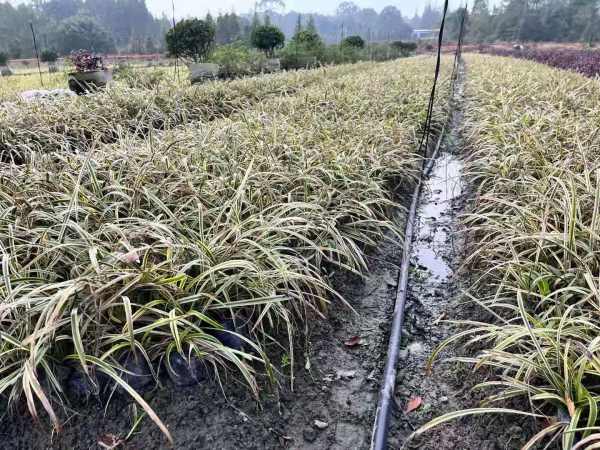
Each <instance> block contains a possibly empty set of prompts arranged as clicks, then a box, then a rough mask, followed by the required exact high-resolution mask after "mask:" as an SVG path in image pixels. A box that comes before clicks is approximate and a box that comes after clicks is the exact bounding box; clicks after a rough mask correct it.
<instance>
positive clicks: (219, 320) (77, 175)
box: [0, 59, 449, 436]
mask: <svg viewBox="0 0 600 450" xmlns="http://www.w3.org/2000/svg"><path fill="white" fill-rule="evenodd" d="M432 67H433V61H431V60H429V59H415V60H413V61H408V60H404V61H403V62H402V64H399V63H387V64H382V65H364V66H363V67H362V68H354V69H352V70H349V71H347V72H346V73H344V71H341V72H336V74H335V75H334V76H332V77H331V78H329V76H328V75H327V73H328V72H326V73H323V72H319V71H317V72H315V74H313V75H310V74H309V73H308V72H307V73H306V74H307V76H310V77H315V79H319V78H320V79H322V80H323V81H322V82H321V83H311V85H310V86H308V85H307V86H305V87H304V89H303V90H302V91H300V92H298V93H297V94H296V95H289V94H288V95H269V96H268V98H265V99H264V100H263V101H262V102H260V103H257V104H255V105H254V107H253V108H246V109H245V110H243V111H240V112H238V113H236V114H233V115H230V116H229V117H227V118H222V119H218V120H213V121H211V122H205V123H195V124H193V123H190V124H187V125H186V126H184V127H178V128H176V129H173V130H169V131H165V132H160V133H155V134H152V135H148V136H145V137H140V135H139V134H136V133H129V134H123V135H122V136H120V137H119V139H118V140H117V141H116V142H115V143H112V144H102V143H98V144H97V145H94V146H91V147H90V148H89V150H88V151H87V152H86V153H81V154H78V153H70V152H63V153H54V154H48V153H44V152H40V153H34V156H33V157H31V158H29V159H28V160H27V161H26V162H25V163H24V164H21V165H11V164H4V165H2V166H0V170H1V171H2V173H1V174H0V192H1V194H0V214H1V215H2V218H3V220H2V221H0V242H1V244H2V255H3V258H2V262H3V274H4V277H3V279H2V284H1V285H0V286H1V288H0V289H1V293H2V299H3V300H2V303H1V304H0V323H1V325H2V333H3V334H2V335H1V336H2V338H3V339H2V341H0V355H2V358H0V392H6V393H8V395H9V398H10V400H11V401H12V402H16V401H18V400H19V399H20V398H22V397H25V398H26V400H27V403H28V406H29V410H30V412H31V413H32V414H33V415H36V414H37V411H38V409H40V405H41V408H43V409H44V410H45V411H46V412H47V413H48V414H49V415H50V417H51V419H52V420H53V421H54V423H55V425H56V426H58V424H59V422H60V420H59V417H58V416H57V413H56V411H55V410H56V405H57V404H60V403H61V402H64V401H65V397H68V396H66V395H65V385H64V383H63V382H62V380H61V379H60V377H58V376H57V375H56V374H57V372H58V371H59V368H60V367H63V366H64V365H65V364H66V365H68V367H70V368H72V369H73V370H74V371H75V373H77V374H79V380H82V379H83V380H89V384H90V385H92V386H93V387H96V388H97V387H99V385H101V384H102V379H104V380H105V381H104V383H105V384H106V383H107V381H106V379H107V378H108V379H109V380H111V381H110V382H108V384H109V385H112V386H114V385H115V384H117V385H119V386H120V387H121V388H122V389H124V390H126V391H127V392H129V394H130V395H132V396H133V397H134V398H135V400H136V401H138V402H139V403H140V404H141V405H142V406H143V407H144V408H145V409H146V410H147V411H148V412H149V414H150V415H151V417H152V418H153V419H154V420H155V422H156V423H157V424H158V425H159V426H160V427H161V429H162V430H163V431H164V432H165V434H167V436H169V434H168V430H167V429H166V428H165V427H164V425H163V424H162V422H161V421H160V419H159V418H158V416H157V415H156V414H155V413H154V412H153V411H152V410H151V408H150V406H149V405H148V404H147V403H145V401H144V399H143V398H142V397H141V396H140V395H139V392H138V389H136V387H137V385H138V384H139V385H141V382H137V381H136V379H135V378H134V376H135V375H138V379H139V378H142V380H143V381H144V385H146V384H147V381H148V380H154V383H152V382H151V383H150V384H156V379H158V377H159V372H160V371H161V370H162V371H165V370H166V371H168V372H169V373H171V372H173V371H174V370H175V367H174V366H179V365H180V363H181V362H182V361H188V362H189V365H190V369H189V372H190V373H191V372H192V367H191V366H192V364H191V363H192V361H195V362H201V364H202V365H203V366H202V367H203V369H197V367H198V366H196V365H194V367H193V368H194V372H195V373H194V376H195V377H196V378H199V375H198V373H199V372H201V371H202V370H206V371H207V372H210V373H214V374H215V376H218V374H219V373H222V372H223V370H227V369H229V370H233V371H235V372H236V373H237V374H239V375H238V376H241V377H242V378H243V379H244V380H245V382H246V384H247V385H248V386H249V388H250V389H251V391H253V392H254V394H257V391H258V388H257V381H256V374H257V372H264V373H266V374H267V375H269V376H271V377H272V374H273V370H274V368H272V367H271V365H270V364H269V361H268V356H267V352H268V349H269V347H270V346H272V345H274V344H273V343H275V344H276V345H279V346H282V345H287V346H288V348H287V350H288V351H289V354H290V355H291V357H292V360H293V357H294V336H295V334H296V332H297V330H298V329H300V330H303V329H306V328H307V327H308V323H309V321H308V320H307V319H312V318H314V317H319V316H324V315H325V314H326V312H327V305H328V303H329V302H330V301H331V300H332V299H338V300H339V301H343V299H342V298H341V297H340V296H339V294H337V293H336V292H335V291H334V290H333V289H332V288H331V286H330V280H329V274H330V273H332V272H333V271H335V270H350V271H354V272H356V273H362V272H364V271H365V270H367V265H366V262H365V257H364V253H365V251H366V250H367V248H368V247H369V246H374V245H377V244H378V243H379V242H381V241H382V240H383V239H401V233H400V230H399V229H398V228H397V226H396V225H395V223H394V222H393V220H392V214H393V212H394V211H395V210H397V209H399V208H400V209H401V206H400V205H399V204H398V203H397V202H396V200H395V199H394V197H393V190H394V189H396V188H402V187H403V186H408V185H409V184H411V183H412V182H413V181H414V178H415V177H416V175H417V174H418V170H419V167H420V159H419V157H418V156H417V155H416V154H414V150H415V145H416V142H417V140H418V139H417V138H418V131H419V129H420V126H421V124H422V119H423V117H424V115H425V111H426V108H427V100H428V96H427V93H428V92H429V89H430V80H429V79H427V78H424V77H423V76H422V73H423V71H424V70H427V69H429V68H432ZM445 69H449V65H445ZM336 70H337V68H336ZM270 80H271V78H269V79H266V80H265V81H264V82H265V83H267V84H269V83H270V82H271V81H270ZM256 83H258V81H256ZM227 84H231V83H227ZM215 89H216V88H215ZM262 89H264V90H266V88H265V87H262ZM278 89H279V90H280V91H279V92H281V90H284V91H286V92H289V89H286V87H285V86H284V85H282V86H281V87H279V88H278ZM447 92H448V82H447V77H446V78H444V80H443V82H442V87H441V90H440V95H441V96H444V95H447ZM440 103H441V102H440ZM442 117H443V111H441V110H439V109H438V110H436V122H439V121H440V120H441V119H442ZM140 123H143V122H140ZM232 322H233V324H234V325H233V327H231V326H230V325H229V324H231V323H232ZM236 324H243V326H241V327H237V325H236ZM227 337H230V338H232V339H227ZM132 361H133V362H132ZM292 362H293V361H292ZM293 366H294V364H293V363H292V364H291V366H290V367H291V368H293ZM291 379H292V380H293V373H292V374H291Z"/></svg>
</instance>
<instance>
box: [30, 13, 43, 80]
mask: <svg viewBox="0 0 600 450" xmlns="http://www.w3.org/2000/svg"><path fill="white" fill-rule="evenodd" d="M29 28H31V35H32V36H33V49H34V50H35V59H36V60H37V67H38V72H39V74H40V84H41V85H42V87H44V80H43V79H42V68H41V66H40V54H39V52H38V46H37V40H36V38H35V30H34V29H33V22H29Z"/></svg>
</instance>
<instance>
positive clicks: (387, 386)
mask: <svg viewBox="0 0 600 450" xmlns="http://www.w3.org/2000/svg"><path fill="white" fill-rule="evenodd" d="M466 10H467V8H466V6H465V10H464V13H463V17H462V19H461V25H460V27H461V28H460V34H459V39H458V44H457V49H456V55H455V61H454V70H453V74H452V92H454V84H455V81H456V79H457V78H458V70H459V67H460V57H461V49H462V40H463V36H464V26H465V17H466ZM447 12H448V0H445V4H444V15H443V18H442V23H441V26H440V33H439V37H438V52H437V63H436V69H435V78H434V83H433V87H432V90H431V97H430V99H429V108H428V113H427V119H426V121H425V128H424V131H423V136H422V138H421V143H420V144H419V152H420V153H421V154H422V155H423V171H422V174H421V178H420V179H419V181H418V182H417V186H416V187H415V190H414V192H413V196H412V201H411V205H410V209H409V211H408V218H407V222H406V229H405V232H404V248H403V252H402V264H401V266H400V273H399V278H398V290H397V292H396V303H395V307H394V313H393V316H392V329H391V333H390V338H389V343H388V351H387V360H386V364H385V370H384V379H383V385H382V387H381V390H380V392H379V399H378V404H377V410H376V412H375V424H374V426H373V434H372V437H371V450H387V438H388V428H389V423H390V414H391V409H392V405H394V404H395V401H394V388H395V384H396V367H397V365H398V354H399V351H400V343H401V339H402V325H403V323H404V310H405V306H406V297H407V292H408V291H407V288H408V278H409V268H410V253H411V247H412V236H413V230H414V227H415V223H416V215H417V207H418V204H419V198H420V196H421V190H422V188H423V180H424V179H425V177H427V176H428V174H429V173H430V171H431V169H432V168H433V164H434V162H435V159H436V157H437V154H438V152H439V149H440V146H441V143H442V140H443V138H444V133H445V129H446V127H445V126H444V128H443V129H442V132H441V134H440V136H439V139H438V142H437V145H436V147H435V149H434V151H433V153H432V155H431V157H429V158H427V149H428V148H429V138H430V134H431V122H432V115H433V106H434V102H435V91H436V86H437V82H438V78H439V72H440V65H441V53H442V42H443V37H444V36H443V35H444V25H445V22H446V14H447Z"/></svg>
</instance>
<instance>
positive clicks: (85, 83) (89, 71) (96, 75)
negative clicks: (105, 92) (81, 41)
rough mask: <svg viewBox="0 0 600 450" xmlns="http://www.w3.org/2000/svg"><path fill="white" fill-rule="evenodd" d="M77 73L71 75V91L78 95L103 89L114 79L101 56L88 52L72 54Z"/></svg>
mask: <svg viewBox="0 0 600 450" xmlns="http://www.w3.org/2000/svg"><path fill="white" fill-rule="evenodd" d="M70 59H71V62H72V63H73V65H74V66H75V71H74V72H71V73H69V89H71V90H72V91H73V92H75V93H76V94H77V95H82V94H85V93H87V92H92V91H95V90H98V89H100V88H103V87H104V86H106V84H107V83H108V82H109V81H110V80H111V79H112V73H111V72H110V70H108V69H107V68H106V67H105V66H104V62H103V61H102V58H101V57H100V56H97V55H94V54H93V53H91V52H89V51H87V50H77V51H74V52H71V56H70Z"/></svg>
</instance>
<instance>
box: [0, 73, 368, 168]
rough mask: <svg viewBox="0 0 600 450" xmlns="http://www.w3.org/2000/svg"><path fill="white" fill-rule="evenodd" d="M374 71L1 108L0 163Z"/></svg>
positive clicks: (113, 91) (81, 147) (124, 89)
mask: <svg viewBox="0 0 600 450" xmlns="http://www.w3.org/2000/svg"><path fill="white" fill-rule="evenodd" d="M368 68H370V70H375V68H374V65H367V64H363V65H354V66H339V67H335V68H331V69H327V70H314V71H298V72H288V73H282V74H274V75H265V76H263V77H254V78H246V79H242V80H234V81H229V82H210V83H206V84H203V85H195V86H189V85H187V86H184V85H182V84H181V83H179V82H177V81H176V80H174V79H172V80H171V83H168V82H165V83H162V84H161V85H160V86H159V87H158V88H156V89H144V88H132V87H130V86H129V85H128V83H126V82H123V81H122V82H116V83H114V84H111V85H109V86H108V87H107V89H105V90H103V91H101V92H98V93H95V94H94V95H88V96H81V97H67V98H61V99H53V100H51V101H39V102H17V103H6V104H0V161H11V162H14V163H23V162H24V161H26V160H27V159H28V158H30V157H32V155H31V153H32V152H34V153H52V152H82V151H87V150H88V149H89V148H90V147H91V146H93V145H96V144H97V143H111V142H115V141H117V140H118V139H119V138H120V137H121V136H123V135H126V134H130V133H133V134H137V135H139V136H141V137H143V136H147V135H149V134H151V133H152V132H153V131H156V130H165V129H170V128H173V127H176V126H179V125H183V124H186V123H189V122H191V121H203V122H206V121H211V120H215V119H218V118H221V117H227V116H229V115H231V114H234V113H236V112H239V111H243V110H246V109H248V108H250V107H252V105H254V104H256V103H258V102H260V101H262V100H264V99H266V98H269V97H277V96H281V97H285V96H288V95H294V94H295V93H296V92H298V91H300V90H302V89H303V88H304V87H306V86H310V85H312V84H315V83H322V82H326V81H327V80H331V79H333V78H336V77H338V76H343V75H344V74H347V73H357V72H359V71H361V70H368Z"/></svg>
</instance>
